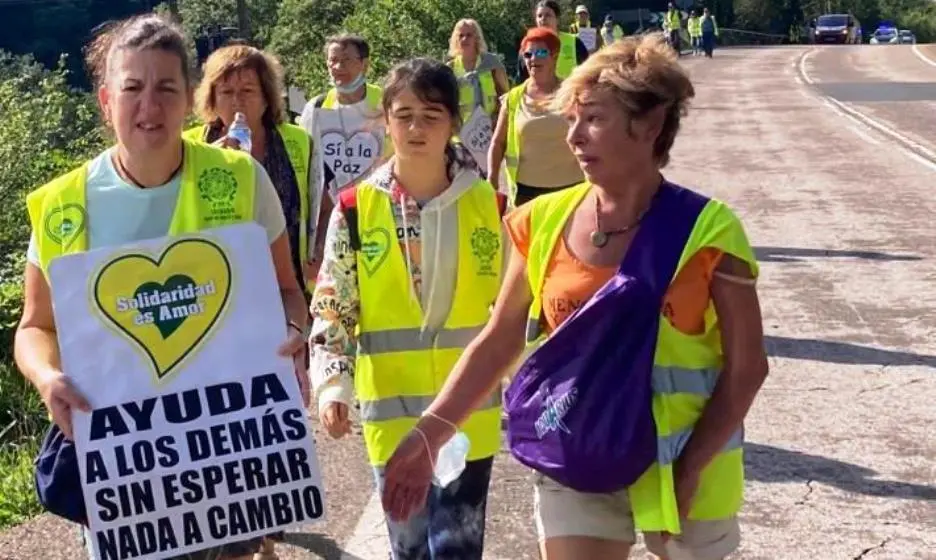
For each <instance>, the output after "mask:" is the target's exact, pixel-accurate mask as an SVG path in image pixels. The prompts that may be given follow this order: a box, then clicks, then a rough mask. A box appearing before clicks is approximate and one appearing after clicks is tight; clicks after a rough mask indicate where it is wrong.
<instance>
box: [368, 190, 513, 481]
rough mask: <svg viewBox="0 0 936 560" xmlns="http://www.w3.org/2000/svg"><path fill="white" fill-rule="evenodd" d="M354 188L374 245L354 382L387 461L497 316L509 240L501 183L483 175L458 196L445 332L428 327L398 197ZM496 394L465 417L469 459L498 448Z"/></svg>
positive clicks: (373, 455)
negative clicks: (401, 233)
mask: <svg viewBox="0 0 936 560" xmlns="http://www.w3.org/2000/svg"><path fill="white" fill-rule="evenodd" d="M355 195H356V199H357V203H356V204H357V206H356V207H357V214H358V224H357V229H358V232H359V235H360V236H361V241H362V246H364V247H369V248H370V249H369V251H368V253H367V254H365V253H364V252H363V251H361V250H359V251H357V263H358V266H357V271H358V272H357V282H358V289H359V291H360V319H359V323H358V328H359V333H358V336H357V338H358V354H357V360H356V362H355V373H354V384H355V391H356V394H357V398H358V400H359V401H360V402H361V407H362V413H363V414H362V417H363V428H364V430H363V431H364V441H365V443H366V447H367V454H368V459H369V461H370V462H371V464H372V465H376V466H380V465H383V464H385V463H386V462H387V460H389V458H390V456H391V455H392V454H393V451H394V450H395V449H396V447H397V446H398V445H399V443H400V442H401V441H402V440H403V438H404V437H406V435H407V434H408V432H409V430H410V429H412V427H413V426H414V425H415V423H416V420H417V418H418V416H419V414H420V413H421V412H422V411H424V410H425V407H426V406H428V404H429V403H430V402H431V400H432V399H433V397H434V395H435V394H437V393H438V391H439V390H440V389H441V388H442V386H443V385H444V384H445V381H446V379H447V378H448V376H449V374H450V373H451V371H452V368H453V367H454V366H455V364H456V362H457V361H458V359H459V358H460V357H461V355H462V353H463V352H464V349H465V347H466V346H467V345H468V344H469V343H470V342H471V341H472V340H473V339H474V337H475V336H476V335H477V334H478V333H479V332H480V331H481V329H482V328H483V326H484V325H485V324H486V323H487V321H488V319H489V318H490V306H491V304H492V303H493V302H494V301H495V300H496V299H497V293H498V290H499V288H500V282H501V274H502V272H501V269H502V265H503V251H502V248H503V243H504V240H503V238H502V234H501V221H500V212H499V210H498V205H497V198H496V197H495V193H494V189H493V187H492V186H491V184H490V183H488V182H487V181H483V180H480V179H478V180H477V181H475V183H474V184H473V185H472V186H471V187H469V188H468V189H466V190H465V192H463V193H462V194H461V196H460V197H459V198H458V200H457V202H456V203H455V211H456V212H457V213H458V216H457V223H458V241H457V244H453V246H452V247H451V248H450V249H449V250H454V251H456V253H457V262H458V267H457V272H456V274H457V281H456V282H455V292H454V294H453V296H452V302H451V306H450V308H449V314H448V317H447V318H446V320H445V324H444V325H443V326H442V327H441V328H440V329H439V330H438V331H437V332H423V322H424V316H423V312H422V309H421V306H420V303H419V300H418V296H416V295H414V294H413V288H412V280H411V277H410V274H409V272H408V269H407V265H406V261H405V258H404V254H403V250H402V247H401V245H400V243H399V240H398V239H397V237H396V222H395V219H394V213H393V207H392V205H393V204H394V202H393V201H392V200H391V199H390V196H389V194H388V193H387V192H385V191H383V190H380V189H378V188H377V187H375V186H373V185H371V184H369V183H367V182H364V183H362V184H360V185H358V187H357V191H356V192H355ZM426 289H428V287H427V288H426ZM497 393H498V394H497V395H493V394H492V396H491V398H490V400H489V401H488V402H486V403H485V405H484V406H485V407H486V408H481V409H478V410H476V411H475V412H473V413H472V414H471V415H470V416H469V417H468V419H467V420H465V422H463V423H462V425H461V429H462V430H463V431H464V432H465V435H467V436H468V439H469V440H470V441H471V446H470V450H469V454H468V459H469V460H476V459H482V458H486V457H491V456H493V455H494V454H496V453H497V452H498V451H499V450H500V441H501V440H500V438H501V427H500V422H501V419H500V399H501V395H500V394H499V390H498V391H497Z"/></svg>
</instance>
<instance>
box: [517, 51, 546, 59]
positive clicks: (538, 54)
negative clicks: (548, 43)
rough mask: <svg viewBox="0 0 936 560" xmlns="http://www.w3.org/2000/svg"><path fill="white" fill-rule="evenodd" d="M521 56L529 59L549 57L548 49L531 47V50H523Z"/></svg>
mask: <svg viewBox="0 0 936 560" xmlns="http://www.w3.org/2000/svg"><path fill="white" fill-rule="evenodd" d="M523 58H525V59H527V60H530V59H531V58H549V49H533V50H532V51H525V52H524V53H523Z"/></svg>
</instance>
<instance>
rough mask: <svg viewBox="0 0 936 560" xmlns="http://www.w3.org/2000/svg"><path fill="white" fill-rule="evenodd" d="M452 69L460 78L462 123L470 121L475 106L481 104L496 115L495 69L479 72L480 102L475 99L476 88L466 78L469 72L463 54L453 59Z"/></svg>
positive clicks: (492, 114) (486, 110)
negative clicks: (466, 69)
mask: <svg viewBox="0 0 936 560" xmlns="http://www.w3.org/2000/svg"><path fill="white" fill-rule="evenodd" d="M479 62H480V57H479ZM452 71H453V72H455V77H457V78H458V85H459V90H458V99H459V105H461V116H462V123H466V122H468V119H470V118H471V114H472V113H473V112H474V108H475V106H477V105H479V104H480V105H481V106H482V107H484V110H485V112H487V114H488V115H491V116H492V117H494V116H495V115H494V111H495V109H496V108H497V88H496V87H495V86H494V71H493V70H486V71H484V72H481V73H479V74H478V80H479V81H480V82H481V102H480V103H478V101H477V100H476V99H475V88H474V87H473V86H472V85H471V83H470V82H468V81H467V80H465V79H464V76H465V74H467V72H466V71H465V65H464V63H463V62H462V57H461V56H456V57H455V58H454V59H452Z"/></svg>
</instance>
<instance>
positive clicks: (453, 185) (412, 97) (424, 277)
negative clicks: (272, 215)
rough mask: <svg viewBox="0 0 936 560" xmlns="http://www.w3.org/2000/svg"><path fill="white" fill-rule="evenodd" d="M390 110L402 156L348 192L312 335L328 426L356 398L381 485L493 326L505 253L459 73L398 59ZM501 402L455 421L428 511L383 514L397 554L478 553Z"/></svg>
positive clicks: (336, 424) (329, 237) (345, 421)
mask: <svg viewBox="0 0 936 560" xmlns="http://www.w3.org/2000/svg"><path fill="white" fill-rule="evenodd" d="M383 110H384V114H385V118H386V121H387V129H388V130H389V135H390V138H391V141H392V142H393V148H394V154H395V155H394V157H393V158H392V159H391V160H390V161H388V162H387V163H386V164H385V165H383V166H382V167H381V168H379V169H378V170H376V171H375V172H374V173H373V174H372V175H371V176H370V177H368V178H367V179H366V180H364V181H363V182H361V183H359V184H358V185H357V186H355V187H354V188H353V189H347V190H346V191H343V192H342V194H341V195H340V198H339V201H338V205H337V207H336V208H335V210H334V212H333V213H332V215H331V219H330V221H329V225H328V232H327V234H326V240H325V252H324V259H323V262H322V267H321V269H320V272H319V275H318V279H317V282H316V288H315V293H314V295H313V301H312V306H311V310H312V314H313V316H314V324H313V328H312V335H311V339H310V345H311V352H312V362H311V363H312V367H311V372H312V378H313V386H314V389H315V394H316V395H317V397H318V403H319V416H320V419H321V421H322V423H323V425H324V426H325V428H326V429H327V430H328V432H329V434H330V435H331V436H332V437H335V438H340V437H342V436H344V435H345V434H347V433H349V432H350V420H349V414H348V410H349V405H350V403H351V401H352V399H353V398H355V397H357V399H358V401H359V402H360V405H361V420H362V424H363V429H364V438H365V443H366V446H367V451H368V456H369V459H370V462H371V464H372V466H373V467H374V473H375V478H376V481H377V484H378V487H380V488H382V486H383V480H384V479H383V467H384V465H385V464H386V461H387V460H388V459H389V457H390V455H392V453H393V451H394V450H395V449H396V447H397V445H398V444H399V443H400V441H402V439H403V437H404V436H405V435H406V434H407V432H408V431H409V430H410V429H412V427H414V426H415V425H416V422H417V421H418V420H419V419H420V417H421V416H422V415H423V412H424V410H425V407H426V406H428V404H429V403H430V402H431V401H432V399H433V398H434V396H435V395H436V394H437V393H438V391H439V389H441V387H442V385H443V384H444V382H445V379H446V378H447V377H448V374H449V372H450V371H451V368H452V366H453V365H454V364H455V362H456V361H457V360H458V357H459V356H460V355H461V353H462V351H463V350H464V348H465V347H466V346H467V345H468V343H469V342H471V340H472V339H473V338H474V336H475V335H476V334H477V333H479V332H480V331H481V329H482V328H483V326H484V325H485V324H486V323H487V320H488V318H489V315H490V310H491V308H492V307H493V304H494V300H495V298H496V297H497V292H498V289H499V287H500V283H501V277H502V273H503V263H504V260H505V259H504V248H505V247H506V245H507V244H506V243H505V241H506V237H505V235H506V234H505V231H504V229H503V227H502V222H501V217H502V214H503V211H504V209H505V207H506V199H505V197H504V196H503V195H500V194H498V193H496V192H495V190H494V188H493V187H492V186H491V184H490V183H488V182H487V181H485V180H484V179H482V178H481V176H480V174H479V172H478V168H477V166H476V164H475V163H474V160H473V158H472V157H471V155H470V153H469V152H468V151H467V150H466V149H465V148H464V147H462V146H460V145H459V144H455V143H453V142H452V137H453V134H455V133H456V131H457V130H459V127H460V111H459V88H458V81H457V79H456V77H455V75H454V73H453V72H452V70H451V69H450V68H449V67H447V66H445V65H443V64H441V63H439V62H436V61H433V60H429V59H415V60H412V61H408V62H405V63H402V64H400V65H398V66H397V67H396V68H394V69H393V70H392V71H391V73H390V75H389V77H388V79H387V83H386V84H385V85H384V97H383ZM500 397H501V395H500V391H499V390H498V391H495V392H494V394H492V395H490V397H489V398H488V400H487V401H486V403H485V404H484V405H482V407H481V409H480V410H479V411H478V412H476V413H475V414H474V415H473V416H472V417H471V418H469V420H468V421H467V422H465V423H464V424H463V425H462V426H461V427H460V429H461V430H462V432H463V433H464V435H465V436H467V439H468V441H469V442H470V444H469V449H468V453H467V464H466V467H465V469H464V471H462V473H461V475H460V476H459V477H458V479H456V480H455V481H454V482H452V483H451V484H448V485H446V486H444V487H440V486H439V485H432V486H426V487H425V488H422V489H420V490H419V491H420V492H425V494H424V495H425V496H427V497H428V500H427V507H426V509H425V510H424V511H423V512H421V513H420V514H418V515H416V516H413V517H412V518H410V519H409V520H408V521H406V522H400V523H398V522H394V521H392V520H389V519H388V528H389V533H390V542H391V552H392V556H393V558H394V559H395V560H410V559H414V560H417V559H418V560H422V559H427V560H428V559H441V558H458V559H462V560H471V559H475V558H477V559H480V558H481V554H482V548H483V540H484V523H485V508H486V503H487V491H488V482H489V480H490V475H491V466H492V463H493V458H494V455H495V454H496V453H497V451H498V449H499V448H500V422H501V406H500V402H501V399H500ZM436 421H439V422H442V420H441V419H437V420H436Z"/></svg>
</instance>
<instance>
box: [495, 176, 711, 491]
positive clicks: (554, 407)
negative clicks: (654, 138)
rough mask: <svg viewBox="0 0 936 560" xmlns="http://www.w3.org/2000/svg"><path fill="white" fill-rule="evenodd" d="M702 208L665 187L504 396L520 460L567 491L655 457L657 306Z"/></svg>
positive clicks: (621, 483)
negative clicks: (615, 265)
mask: <svg viewBox="0 0 936 560" xmlns="http://www.w3.org/2000/svg"><path fill="white" fill-rule="evenodd" d="M707 202H708V199H707V198H705V197H703V196H701V195H699V194H696V193H694V192H692V191H689V190H687V189H684V188H682V187H679V186H677V185H673V184H671V183H667V182H664V183H663V184H662V185H661V186H660V189H659V191H658V193H657V195H656V197H655V199H654V201H653V202H652V205H651V207H650V210H649V211H648V212H647V214H646V215H645V216H644V219H643V221H642V223H641V226H640V229H638V230H637V232H636V234H635V237H634V239H633V241H632V242H631V246H630V248H629V249H628V251H627V254H626V255H625V257H624V259H623V261H622V263H621V266H620V267H619V269H618V271H617V273H615V275H614V276H613V277H612V278H611V280H609V281H608V282H607V283H606V284H605V285H604V286H602V288H601V289H600V290H598V292H597V293H596V294H595V295H594V296H592V298H591V299H589V301H588V302H587V303H586V304H585V305H583V306H582V307H581V308H579V309H578V310H576V311H575V312H574V313H573V314H572V315H571V316H570V317H569V318H568V319H567V320H566V321H565V322H563V323H562V325H560V327H559V328H557V329H556V330H555V331H554V332H553V333H552V335H551V336H550V337H549V338H547V339H546V341H545V342H543V344H542V345H541V346H540V347H539V348H537V349H536V350H534V351H533V353H532V354H531V355H530V356H529V357H528V358H527V360H526V361H525V362H524V363H523V364H522V365H521V367H520V369H519V370H518V372H517V374H516V375H515V376H514V379H513V381H512V382H511V384H510V386H509V387H508V388H507V391H506V393H505V400H504V408H505V410H506V412H507V414H508V424H507V441H508V444H509V445H510V451H511V453H512V454H513V455H514V457H516V459H517V460H518V461H520V462H521V463H523V464H524V465H526V466H528V467H530V468H532V469H535V470H536V471H539V472H541V473H542V474H544V475H546V476H548V477H550V478H552V479H553V480H555V481H557V482H559V483H560V484H562V485H563V486H567V487H569V488H572V489H574V490H578V491H580V492H595V493H607V492H613V491H616V490H621V489H623V488H626V487H628V486H630V485H631V484H633V483H634V482H635V481H636V480H637V479H638V478H639V477H640V476H641V475H642V474H643V473H644V472H645V471H646V470H647V468H648V467H650V465H651V464H653V462H654V461H655V460H656V457H657V436H656V427H655V425H654V420H653V411H652V409H651V401H652V396H653V394H652V389H651V375H652V372H653V359H654V353H655V350H656V343H657V332H658V328H659V321H660V310H661V308H662V302H663V297H664V295H665V294H666V290H667V288H668V287H669V284H670V281H671V279H672V277H673V275H674V273H675V271H676V267H677V265H678V263H679V258H680V256H681V254H682V251H683V248H684V247H685V245H686V241H687V240H688V238H689V235H690V233H691V232H692V229H693V227H694V226H695V222H696V219H697V218H698V216H699V214H700V213H701V211H702V209H703V208H704V207H705V204H706V203H707Z"/></svg>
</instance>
